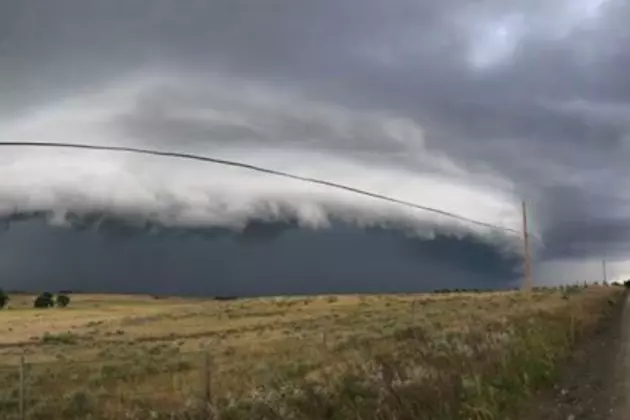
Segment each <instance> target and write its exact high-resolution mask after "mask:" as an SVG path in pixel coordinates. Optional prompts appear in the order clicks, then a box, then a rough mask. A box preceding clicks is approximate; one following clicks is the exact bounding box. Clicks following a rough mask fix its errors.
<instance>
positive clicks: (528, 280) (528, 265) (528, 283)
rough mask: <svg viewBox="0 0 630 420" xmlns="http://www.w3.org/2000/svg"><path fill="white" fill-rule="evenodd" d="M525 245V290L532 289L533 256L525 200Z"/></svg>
mask: <svg viewBox="0 0 630 420" xmlns="http://www.w3.org/2000/svg"><path fill="white" fill-rule="evenodd" d="M523 247H524V254H525V279H524V282H523V290H527V291H529V290H532V283H533V282H532V257H531V254H530V252H529V231H528V228H527V206H526V205H525V201H523Z"/></svg>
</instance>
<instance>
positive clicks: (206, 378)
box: [203, 349, 212, 418]
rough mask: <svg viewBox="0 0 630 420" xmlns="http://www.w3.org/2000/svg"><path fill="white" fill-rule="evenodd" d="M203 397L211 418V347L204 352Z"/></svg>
mask: <svg viewBox="0 0 630 420" xmlns="http://www.w3.org/2000/svg"><path fill="white" fill-rule="evenodd" d="M203 398H204V400H205V403H206V412H207V414H208V418H210V414H211V413H212V369H211V360H210V350H209V349H206V351H204V353H203Z"/></svg>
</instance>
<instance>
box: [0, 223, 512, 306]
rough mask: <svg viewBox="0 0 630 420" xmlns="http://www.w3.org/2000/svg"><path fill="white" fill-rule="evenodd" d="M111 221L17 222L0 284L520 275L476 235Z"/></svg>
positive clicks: (133, 288) (3, 247) (244, 284)
mask: <svg viewBox="0 0 630 420" xmlns="http://www.w3.org/2000/svg"><path fill="white" fill-rule="evenodd" d="M112 223H114V222H112ZM110 227H111V226H110ZM110 227H107V228H105V227H104V226H101V227H100V228H99V231H98V232H96V231H94V230H83V231H77V230H71V229H63V228H58V227H57V228H54V227H49V226H47V225H45V224H44V223H42V222H41V221H38V220H32V221H30V222H19V223H17V224H15V225H14V226H13V228H12V229H11V230H10V231H8V232H6V233H5V234H3V235H0V251H2V254H3V255H4V256H6V257H7V258H6V259H4V260H3V261H2V264H0V267H2V268H3V271H4V273H5V274H4V276H3V287H5V288H11V289H22V290H23V289H25V288H26V289H29V290H32V289H35V290H37V289H38V288H41V287H43V286H42V285H43V284H47V285H49V286H50V285H52V287H56V288H60V289H71V290H92V291H94V290H96V291H111V290H115V291H119V292H144V293H146V292H151V293H156V294H205V295H225V294H228V295H231V294H238V295H243V294H244V295H248V294H279V293H323V292H329V293H339V292H356V291H362V292H404V291H427V290H431V289H440V288H455V287H458V288H463V287H471V285H472V286H474V287H480V288H503V287H509V286H510V285H511V284H513V282H514V281H515V280H516V277H517V274H516V273H515V271H514V266H515V264H516V261H515V260H514V258H513V257H512V258H509V257H506V256H504V255H502V254H501V253H500V252H497V250H496V249H494V248H493V247H491V246H489V245H487V244H484V243H481V242H479V241H477V240H475V239H474V238H463V239H455V238H451V237H437V238H436V239H435V240H421V239H418V238H408V237H405V236H404V235H403V234H402V233H401V232H392V231H385V232H384V231H366V230H361V229H357V228H351V227H347V226H345V227H344V226H339V227H338V228H337V229H328V230H323V231H308V230H299V229H291V228H290V227H288V229H286V230H285V231H284V233H283V234H282V235H281V236H274V237H273V238H272V237H266V238H263V237H261V236H260V235H259V234H260V232H261V230H263V229H267V230H268V232H270V231H273V230H274V229H279V228H280V229H282V228H281V227H280V226H278V225H276V226H275V227H269V228H265V227H262V226H261V225H259V226H258V227H257V228H255V229H256V230H257V232H256V233H253V232H247V233H246V234H245V237H246V238H249V239H255V240H254V241H252V242H248V243H247V244H246V246H244V243H243V241H244V240H245V241H248V240H249V239H243V236H241V235H235V234H234V233H233V232H230V231H227V230H224V231H223V232H222V234H221V235H218V236H215V237H213V238H212V240H208V238H205V237H201V236H198V235H196V232H194V231H191V232H190V233H191V234H190V235H188V234H181V233H182V232H179V233H177V232H173V231H171V230H169V231H164V234H163V235H160V234H158V235H146V234H143V235H137V234H134V233H132V232H131V231H127V232H126V234H121V233H122V232H121V231H117V232H116V234H115V236H108V235H105V236H104V235H102V233H103V230H104V229H109V228H110ZM136 233H137V232H136ZM252 237H255V238H252ZM453 250H456V251H457V254H454V253H453ZM35 256H36V257H35ZM34 258H36V263H35V261H34ZM42 278H46V279H47V282H46V283H44V282H42Z"/></svg>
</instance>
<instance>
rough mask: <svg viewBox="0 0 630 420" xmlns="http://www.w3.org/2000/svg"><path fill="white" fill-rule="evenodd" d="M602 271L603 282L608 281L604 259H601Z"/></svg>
mask: <svg viewBox="0 0 630 420" xmlns="http://www.w3.org/2000/svg"><path fill="white" fill-rule="evenodd" d="M602 271H603V273H604V284H606V283H607V282H608V273H607V272H606V260H602Z"/></svg>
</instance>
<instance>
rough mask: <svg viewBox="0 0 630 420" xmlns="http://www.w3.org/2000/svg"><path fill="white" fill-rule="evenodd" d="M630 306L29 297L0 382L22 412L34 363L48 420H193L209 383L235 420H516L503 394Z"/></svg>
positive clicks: (537, 375)
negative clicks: (19, 381)
mask: <svg viewBox="0 0 630 420" xmlns="http://www.w3.org/2000/svg"><path fill="white" fill-rule="evenodd" d="M621 294H622V289H620V288H613V287H591V288H588V289H582V288H572V289H568V290H547V291H540V292H535V293H532V294H531V295H525V294H521V293H518V292H497V293H483V294H446V295H379V296H319V297H281V298H260V299H242V300H236V301H209V300H206V301H204V300H198V299H197V300H195V299H182V298H162V299H154V298H152V297H150V296H109V295H100V296H97V295H76V296H73V300H72V303H71V304H70V307H69V308H65V309H44V310H36V309H31V308H30V306H31V302H32V298H33V297H32V296H20V297H13V300H12V301H11V308H10V309H9V310H4V311H0V333H1V334H0V361H1V363H3V364H5V365H13V367H7V366H5V367H4V368H2V367H0V380H1V379H2V372H5V374H6V375H7V376H6V377H5V384H4V385H5V387H6V389H7V390H8V392H7V393H5V394H6V395H5V399H7V400H8V399H11V400H15V398H14V397H15V396H16V394H15V392H16V391H15V386H16V383H15V375H14V373H15V371H16V370H15V367H14V366H15V364H16V363H17V361H18V360H19V357H20V356H22V355H25V356H26V358H27V360H28V362H29V363H32V364H33V365H32V366H31V367H30V369H29V382H28V385H29V395H30V396H31V397H32V398H31V399H30V400H29V401H28V403H29V407H30V408H29V410H30V415H31V416H32V418H37V419H46V418H51V419H53V418H84V417H85V415H86V413H88V412H89V413H92V414H93V416H92V418H111V419H117V418H123V415H129V416H131V417H130V418H155V416H158V417H159V416H160V415H164V416H166V417H164V418H171V417H168V416H170V415H171V414H172V413H174V412H179V413H180V414H181V415H182V416H183V415H184V414H183V413H184V412H185V413H186V415H188V416H189V417H187V418H192V417H190V416H192V415H193V414H191V413H197V412H198V410H199V409H200V407H199V405H198V400H196V399H194V397H199V396H200V395H201V394H203V393H205V390H204V386H205V381H206V378H208V373H210V375H211V385H212V395H211V400H212V407H213V410H214V411H215V416H218V417H219V418H225V419H231V418H238V419H241V418H242V419H251V418H278V416H280V417H279V418H295V419H298V418H299V419H302V418H305V419H306V418H309V419H310V418H313V419H314V418H340V419H342V418H374V417H370V416H368V417H365V413H373V414H374V413H380V414H379V415H378V416H377V418H413V416H412V415H417V414H418V413H419V412H420V413H429V414H430V416H431V418H435V419H440V418H444V419H451V418H460V417H458V416H461V415H464V414H465V415H466V416H467V417H462V418H478V419H491V418H509V417H508V416H507V414H506V413H507V411H509V407H506V404H508V405H509V404H512V405H513V406H516V405H517V400H518V398H517V399H515V400H514V401H513V402H511V401H512V400H511V399H510V398H512V397H508V396H506V395H507V394H505V389H509V390H510V393H511V394H514V395H517V396H522V395H526V394H527V393H528V392H530V391H531V390H532V389H535V388H536V387H538V386H541V385H542V384H544V383H545V381H547V380H549V378H551V377H552V375H553V372H554V369H555V364H556V362H557V361H558V360H560V359H561V358H562V357H564V356H565V355H566V354H567V352H568V351H569V349H570V348H571V345H572V343H573V341H574V338H575V337H578V336H579V335H580V334H583V333H588V332H589V331H591V330H592V329H593V328H594V326H595V325H596V324H597V322H598V321H599V315H600V314H604V313H605V312H606V310H607V308H609V307H610V304H609V301H610V302H612V301H615V300H616V299H618V298H619V297H620V296H621ZM205 354H209V355H210V356H211V369H210V372H207V371H206V369H205V367H204V363H205ZM539 359H542V361H539V362H537V360H539ZM515 363H516V364H515ZM519 369H522V372H521V371H519ZM523 373H524V374H525V376H523ZM497 378H499V379H498V380H500V381H503V382H504V383H505V384H507V385H501V386H499V385H496V383H495V382H496V381H497ZM493 381H494V382H493ZM488 383H495V385H496V386H495V385H492V386H489V385H488ZM0 385H2V384H0ZM493 387H494V388H493ZM502 387H503V388H502ZM505 387H507V388H505ZM495 388H496V389H495ZM504 388H505V389H504ZM412 391H413V396H412V394H411V393H412ZM408 393H409V395H408ZM355 394H356V395H355ZM511 394H510V395H511ZM521 394H522V395H521ZM7 395H8V396H7ZM9 397H11V398H9ZM357 401H361V404H359V403H357ZM1 403H2V395H0V404H1ZM357 404H358V405H357ZM2 407H4V408H5V410H6V412H7V413H9V412H11V410H14V409H15V406H14V405H12V404H11V403H7V404H5V405H4V406H2V405H0V409H1V408H2ZM64 410H65V411H64ZM182 410H183V411H182ZM365 410H367V411H365ZM379 410H380V411H379ZM418 410H420V411H418ZM423 410H424V411H423ZM506 410H507V411H506ZM60 412H63V413H64V414H63V415H61V416H59V413H60ZM51 413H52V414H51ZM361 413H363V414H361ZM462 413H464V414H462ZM55 414H56V415H57V416H55ZM429 414H427V415H429ZM361 415H363V417H361ZM499 415H500V417H496V416H499ZM150 416H154V417H150ZM274 416H275V417H274ZM348 416H351V417H348ZM409 416H412V417H409ZM493 416H494V417H493Z"/></svg>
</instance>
